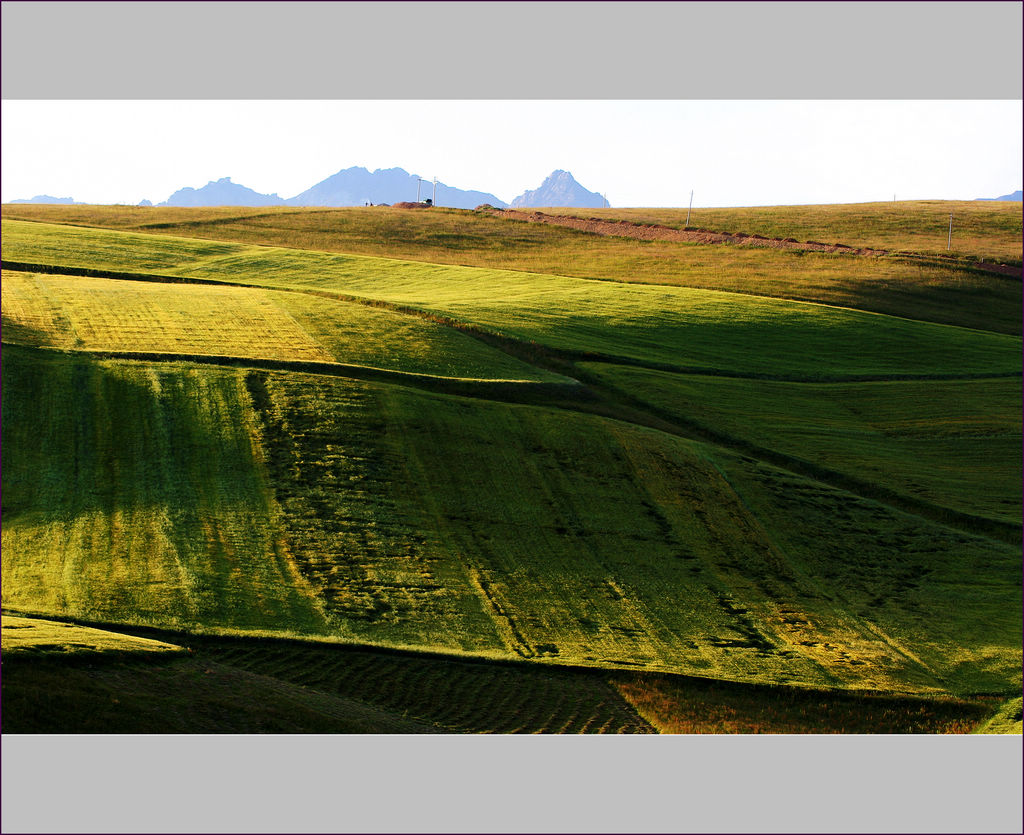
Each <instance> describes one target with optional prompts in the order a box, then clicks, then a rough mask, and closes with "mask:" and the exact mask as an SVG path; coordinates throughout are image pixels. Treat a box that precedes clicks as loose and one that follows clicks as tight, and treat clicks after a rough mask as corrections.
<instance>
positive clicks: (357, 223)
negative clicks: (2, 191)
mask: <svg viewBox="0 0 1024 835" xmlns="http://www.w3.org/2000/svg"><path fill="white" fill-rule="evenodd" d="M1014 205H1015V204H1000V205H993V204H988V205H987V206H983V205H982V204H974V203H961V204H954V205H952V206H949V205H947V204H941V205H940V206H939V207H937V208H934V209H933V208H930V207H929V205H928V204H917V205H915V206H914V207H913V208H912V209H905V210H904V211H905V212H906V217H905V219H907V220H908V224H909V228H908V225H904V226H902V227H901V226H899V225H898V224H897V218H895V217H894V216H893V215H892V213H891V210H890V207H889V206H887V204H877V205H870V204H869V205H867V206H838V207H829V206H818V207H810V208H808V207H779V208H775V209H736V210H728V213H727V214H725V215H723V216H722V217H721V218H720V219H719V220H718V221H717V222H720V223H722V224H724V225H723V226H722V227H721V231H726V232H736V231H745V232H748V233H750V234H757V233H759V234H762V235H764V236H766V237H767V236H768V233H772V234H773V235H774V234H775V233H776V232H778V233H779V236H780V237H792V236H794V235H796V236H797V237H798V238H799V239H800V240H806V239H808V238H811V239H814V240H824V241H827V242H833V241H834V239H835V238H840V239H841V241H839V242H842V243H847V244H850V245H854V246H868V245H874V246H886V247H891V248H893V249H896V250H915V249H917V248H920V247H919V245H921V246H923V247H924V248H925V249H926V250H927V249H939V247H938V243H942V246H943V247H944V241H945V238H944V237H943V236H944V235H945V231H946V226H943V225H942V224H943V223H948V212H947V211H946V209H947V208H949V209H950V210H955V211H960V209H961V208H962V209H963V211H964V212H965V213H966V215H968V216H974V215H975V214H977V216H978V217H979V218H980V219H982V220H983V221H984V223H983V224H982V225H980V226H979V227H978V228H977V229H976V230H975V231H976V241H975V245H974V246H973V247H972V248H971V249H970V251H969V252H962V253H959V254H960V255H961V256H964V257H966V258H968V259H975V260H974V261H971V260H968V261H965V262H963V263H958V262H955V261H953V262H950V261H948V260H946V259H945V258H944V257H943V258H938V259H936V258H921V257H916V256H915V257H909V258H904V257H896V256H894V257H884V258H859V257H855V256H849V255H842V254H828V253H819V252H804V251H788V250H775V249H763V248H756V249H752V248H749V247H737V246H722V245H702V244H694V243H676V242H670V241H658V240H649V241H640V240H631V239H628V238H616V237H603V236H600V235H593V234H588V233H585V232H578V231H575V230H572V229H565V228H562V227H559V226H553V225H549V224H539V223H530V222H527V221H522V220H507V219H502V218H496V217H492V216H490V215H489V214H486V213H482V212H470V211H464V210H458V209H434V210H432V211H430V212H412V213H410V212H408V211H406V210H403V209H392V208H386V207H374V208H347V209H290V208H274V209H242V208H210V209H175V208H154V207H147V208H140V207H127V206H122V207H111V206H99V207H95V206H32V205H16V206H6V207H4V217H5V219H7V220H9V221H15V220H17V219H24V220H32V221H36V222H39V223H57V224H62V223H66V224H72V225H74V226H80V227H108V228H114V229H118V230H120V231H122V232H129V231H131V232H144V233H153V234H157V235H167V236H175V237H178V238H189V239H191V242H190V243H189V242H187V241H185V240H180V241H179V242H178V246H181V247H182V248H183V250H188V251H189V252H190V253H192V254H193V255H200V254H202V253H203V252H204V251H205V252H209V253H210V254H211V255H215V254H216V253H217V252H218V251H220V250H218V249H217V248H216V247H217V244H215V243H212V241H234V242H236V243H240V244H250V245H251V244H263V245H270V246H281V247H289V248H293V249H303V250H317V251H323V252H340V253H346V254H362V255H373V256H386V257H388V258H398V259H405V260H411V261H420V262H425V263H431V264H447V265H452V266H475V267H485V268H489V269H500V270H515V271H525V272H532V273H535V274H544V275H562V276H574V277H577V278H587V279H600V280H604V281H615V282H628V283H637V282H638V283H646V284H659V285H673V286H682V287H695V288H701V289H707V290H725V291H729V292H734V293H747V294H752V295H758V296H766V297H772V298H785V299H794V300H798V301H811V302H823V303H825V304H830V305H837V306H842V307H851V308H856V309H860V310H871V311H875V312H878V313H887V314H890V315H895V316H904V317H909V318H914V319H923V320H926V321H934V322H940V323H943V324H955V325H962V326H965V327H972V328H982V329H985V330H996V331H999V332H1004V333H1013V334H1016V335H1020V333H1021V321H1020V316H1019V311H1020V307H1021V300H1022V296H1021V283H1020V281H1019V280H1017V281H1014V280H1007V277H1006V276H1003V275H997V274H992V273H988V272H985V271H983V270H979V269H977V266H978V264H977V263H976V261H977V260H980V259H985V260H987V261H989V262H992V261H996V262H1009V263H1016V264H1018V265H1019V264H1020V254H1021V246H1020V240H1021V212H1020V209H1019V206H1018V207H1017V208H1016V209H1014ZM603 211H604V213H603V215H602V210H590V209H588V210H581V213H582V214H585V215H589V214H595V215H599V216H603V217H605V218H607V219H618V218H620V217H621V218H624V219H631V220H634V221H636V222H640V221H654V222H658V223H662V224H667V225H670V226H682V225H683V223H684V221H685V213H680V212H679V211H678V210H627V209H612V210H603ZM978 213H980V214H978ZM762 215H766V216H767V217H768V218H773V219H774V220H775V221H776V225H775V226H773V225H772V224H771V223H767V224H763V223H759V222H758V221H757V218H758V217H761V216H762ZM918 216H920V218H921V219H922V220H920V221H919V220H918ZM925 218H926V219H927V221H928V224H929V229H930V231H929V233H928V234H927V235H926V236H925V237H924V238H921V237H919V235H918V233H919V231H920V227H919V226H913V224H919V223H921V222H923V219H925ZM710 220H711V219H710V218H709V223H710ZM827 223H833V224H836V225H835V226H834V227H831V226H827V225H826V224H827ZM704 225H705V226H707V225H708V224H707V223H705V224H704ZM70 229H71V227H70V226H65V227H64V230H65V233H67V232H68V231H69V230H70ZM759 230H760V232H759ZM894 236H895V237H894ZM938 238H942V241H939V240H938ZM196 239H207V240H206V241H200V240H196ZM106 240H108V241H109V240H112V239H110V238H107V239H106ZM154 247H155V248H154ZM135 248H138V249H139V254H138V258H137V259H136V260H137V261H138V263H139V264H140V269H141V268H142V266H141V265H143V264H145V263H150V264H154V265H157V264H159V263H161V258H162V257H164V256H165V254H166V252H167V250H166V249H165V248H160V247H159V246H157V245H152V246H151V245H146V246H140V242H139V241H135V242H134V243H133V249H135ZM43 252H45V250H43ZM70 255H73V251H69V252H65V253H64V254H63V256H62V257H65V258H66V257H67V256H70ZM941 255H943V256H945V255H946V253H945V251H944V250H943V251H942V253H941ZM5 257H6V258H9V259H14V260H18V259H16V258H15V256H14V255H12V254H11V253H10V252H8V253H7V254H5ZM40 257H43V256H42V255H41V256H40ZM1014 259H1016V260H1014ZM23 260H32V259H23ZM45 263H49V261H46V262H45Z"/></svg>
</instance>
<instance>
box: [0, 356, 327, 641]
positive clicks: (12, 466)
mask: <svg viewBox="0 0 1024 835" xmlns="http://www.w3.org/2000/svg"><path fill="white" fill-rule="evenodd" d="M3 359H4V362H3V391H4V408H3V437H4V440H5V441H6V443H5V444H4V446H3V470H4V485H3V486H4V492H3V501H4V506H3V557H2V559H3V573H4V605H5V606H11V607H15V608H20V609H24V610H27V611H35V612H41V613H47V612H49V613H60V614H65V615H72V616H77V617H82V618H88V619H93V620H101V621H111V622H127V623H159V624H161V625H178V624H190V625H195V624H199V623H202V624H205V625H208V626H218V625H230V626H235V627H247V628H257V629H260V628H262V629H268V630H283V629H292V630H297V631H309V630H313V631H318V630H321V629H322V628H323V624H324V618H323V615H322V613H321V612H320V611H319V609H318V608H317V606H316V604H315V603H314V601H313V600H312V599H311V598H310V596H309V595H308V594H307V593H306V592H305V591H304V589H303V587H302V584H301V581H300V576H299V574H298V572H297V571H296V569H295V567H294V565H293V563H292V561H291V559H290V556H289V554H288V549H287V544H286V543H285V542H283V541H282V539H281V537H280V536H279V534H278V531H277V530H276V528H275V525H274V520H275V518H276V516H277V514H278V513H279V510H278V509H277V506H276V504H275V502H274V499H273V492H272V489H273V488H272V485H271V484H270V483H269V482H268V480H267V477H266V471H265V469H264V468H263V466H262V462H261V458H262V452H261V450H260V449H259V447H258V446H256V445H255V444H254V439H253V433H254V427H253V426H252V424H251V420H252V414H251V410H250V409H249V408H248V406H247V396H248V395H247V393H246V390H245V386H244V383H243V381H242V379H241V376H240V374H239V373H238V372H231V371H211V370H208V369H203V370H201V371H200V370H196V369H189V368H182V367H174V366H167V367H164V366H162V365H159V364H158V365H156V366H152V365H150V366H146V365H134V364H131V365H128V364H119V363H112V362H97V361H94V360H92V359H90V358H89V357H86V356H82V357H74V356H70V357H68V356H60V355H53V356H51V355H46V354H41V353H39V352H38V351H34V350H32V349H27V348H18V347H14V346H5V347H4V357H3Z"/></svg>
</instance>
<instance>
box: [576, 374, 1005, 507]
mask: <svg viewBox="0 0 1024 835" xmlns="http://www.w3.org/2000/svg"><path fill="white" fill-rule="evenodd" d="M587 367H588V368H589V370H590V371H592V372H593V373H595V374H597V375H598V376H599V377H600V378H601V379H603V380H606V381H608V382H610V383H612V384H613V385H615V386H617V387H619V388H620V389H622V390H624V391H627V392H629V393H630V394H632V395H634V396H636V397H638V398H640V399H641V400H642V401H643V402H645V403H647V404H650V405H651V406H654V407H656V408H657V409H658V410H659V411H662V412H664V413H666V414H669V415H671V416H673V417H675V418H678V419H682V420H684V421H694V422H696V423H698V424H699V425H701V426H704V427H707V428H709V429H712V430H714V431H716V432H719V433H723V434H725V435H729V436H733V437H736V438H739V439H742V440H743V441H746V442H749V443H753V444H757V445H758V446H761V447H764V448H767V449H772V450H778V451H780V452H783V453H785V454H788V455H792V456H797V457H800V458H803V459H804V460H807V461H814V462H816V463H818V464H819V465H821V466H822V467H826V468H829V469H833V470H838V471H842V472H846V473H849V474H851V475H854V476H856V477H858V478H860V479H863V480H865V481H867V482H870V483H873V484H878V485H881V486H884V487H887V488H889V489H892V490H895V491H897V492H899V493H903V494H906V495H910V496H914V497H916V498H919V499H921V500H923V501H927V502H931V503H934V504H936V505H939V506H941V507H946V508H953V509H959V510H962V511H965V512H967V513H973V514H978V515H981V516H985V517H987V518H991V519H999V520H1003V521H1007V522H1019V520H1020V509H1021V501H1022V496H1021V481H1022V478H1021V467H1020V462H1021V382H1020V380H1019V379H1014V378H1009V379H995V380H992V379H989V380H984V379H981V380H947V381H942V380H904V381H898V382H892V381H890V382H879V383H786V382H776V381H771V380H756V381H754V380H739V379H728V378H721V377H710V376H700V377H695V376H688V375H682V374H670V373H666V372H662V371H652V370H648V369H641V368H625V367H621V366H611V365H604V364H600V365H598V364H590V365H588V366H587Z"/></svg>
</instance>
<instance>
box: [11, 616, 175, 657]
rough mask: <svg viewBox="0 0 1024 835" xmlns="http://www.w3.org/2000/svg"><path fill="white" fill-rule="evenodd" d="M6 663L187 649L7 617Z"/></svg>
mask: <svg viewBox="0 0 1024 835" xmlns="http://www.w3.org/2000/svg"><path fill="white" fill-rule="evenodd" d="M0 636H2V638H0V640H2V647H3V654H4V660H5V661H10V660H11V659H12V658H14V659H18V658H22V657H25V656H30V657H33V658H36V657H39V656H40V655H56V656H62V655H68V654H71V655H78V656H82V655H83V654H87V655H89V656H90V658H91V657H92V656H94V655H97V654H100V655H108V656H109V655H111V654H114V655H117V656H119V657H122V656H125V655H142V656H153V655H162V654H164V653H182V652H184V651H185V650H184V648H183V647H180V646H176V645H174V644H168V643H165V642H164V641H156V640H153V639H151V638H140V637H138V636H135V635H125V634H122V633H119V632H109V631H107V630H105V629H94V628H92V627H89V626H81V625H79V624H74V623H62V622H59V621H53V620H45V619H43V618H26V617H19V616H18V615H8V614H5V615H4V616H3V619H2V626H0Z"/></svg>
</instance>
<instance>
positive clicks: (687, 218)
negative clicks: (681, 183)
mask: <svg viewBox="0 0 1024 835" xmlns="http://www.w3.org/2000/svg"><path fill="white" fill-rule="evenodd" d="M692 208H693V189H690V205H689V208H687V210H686V225H687V226H689V225H690V209H692Z"/></svg>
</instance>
